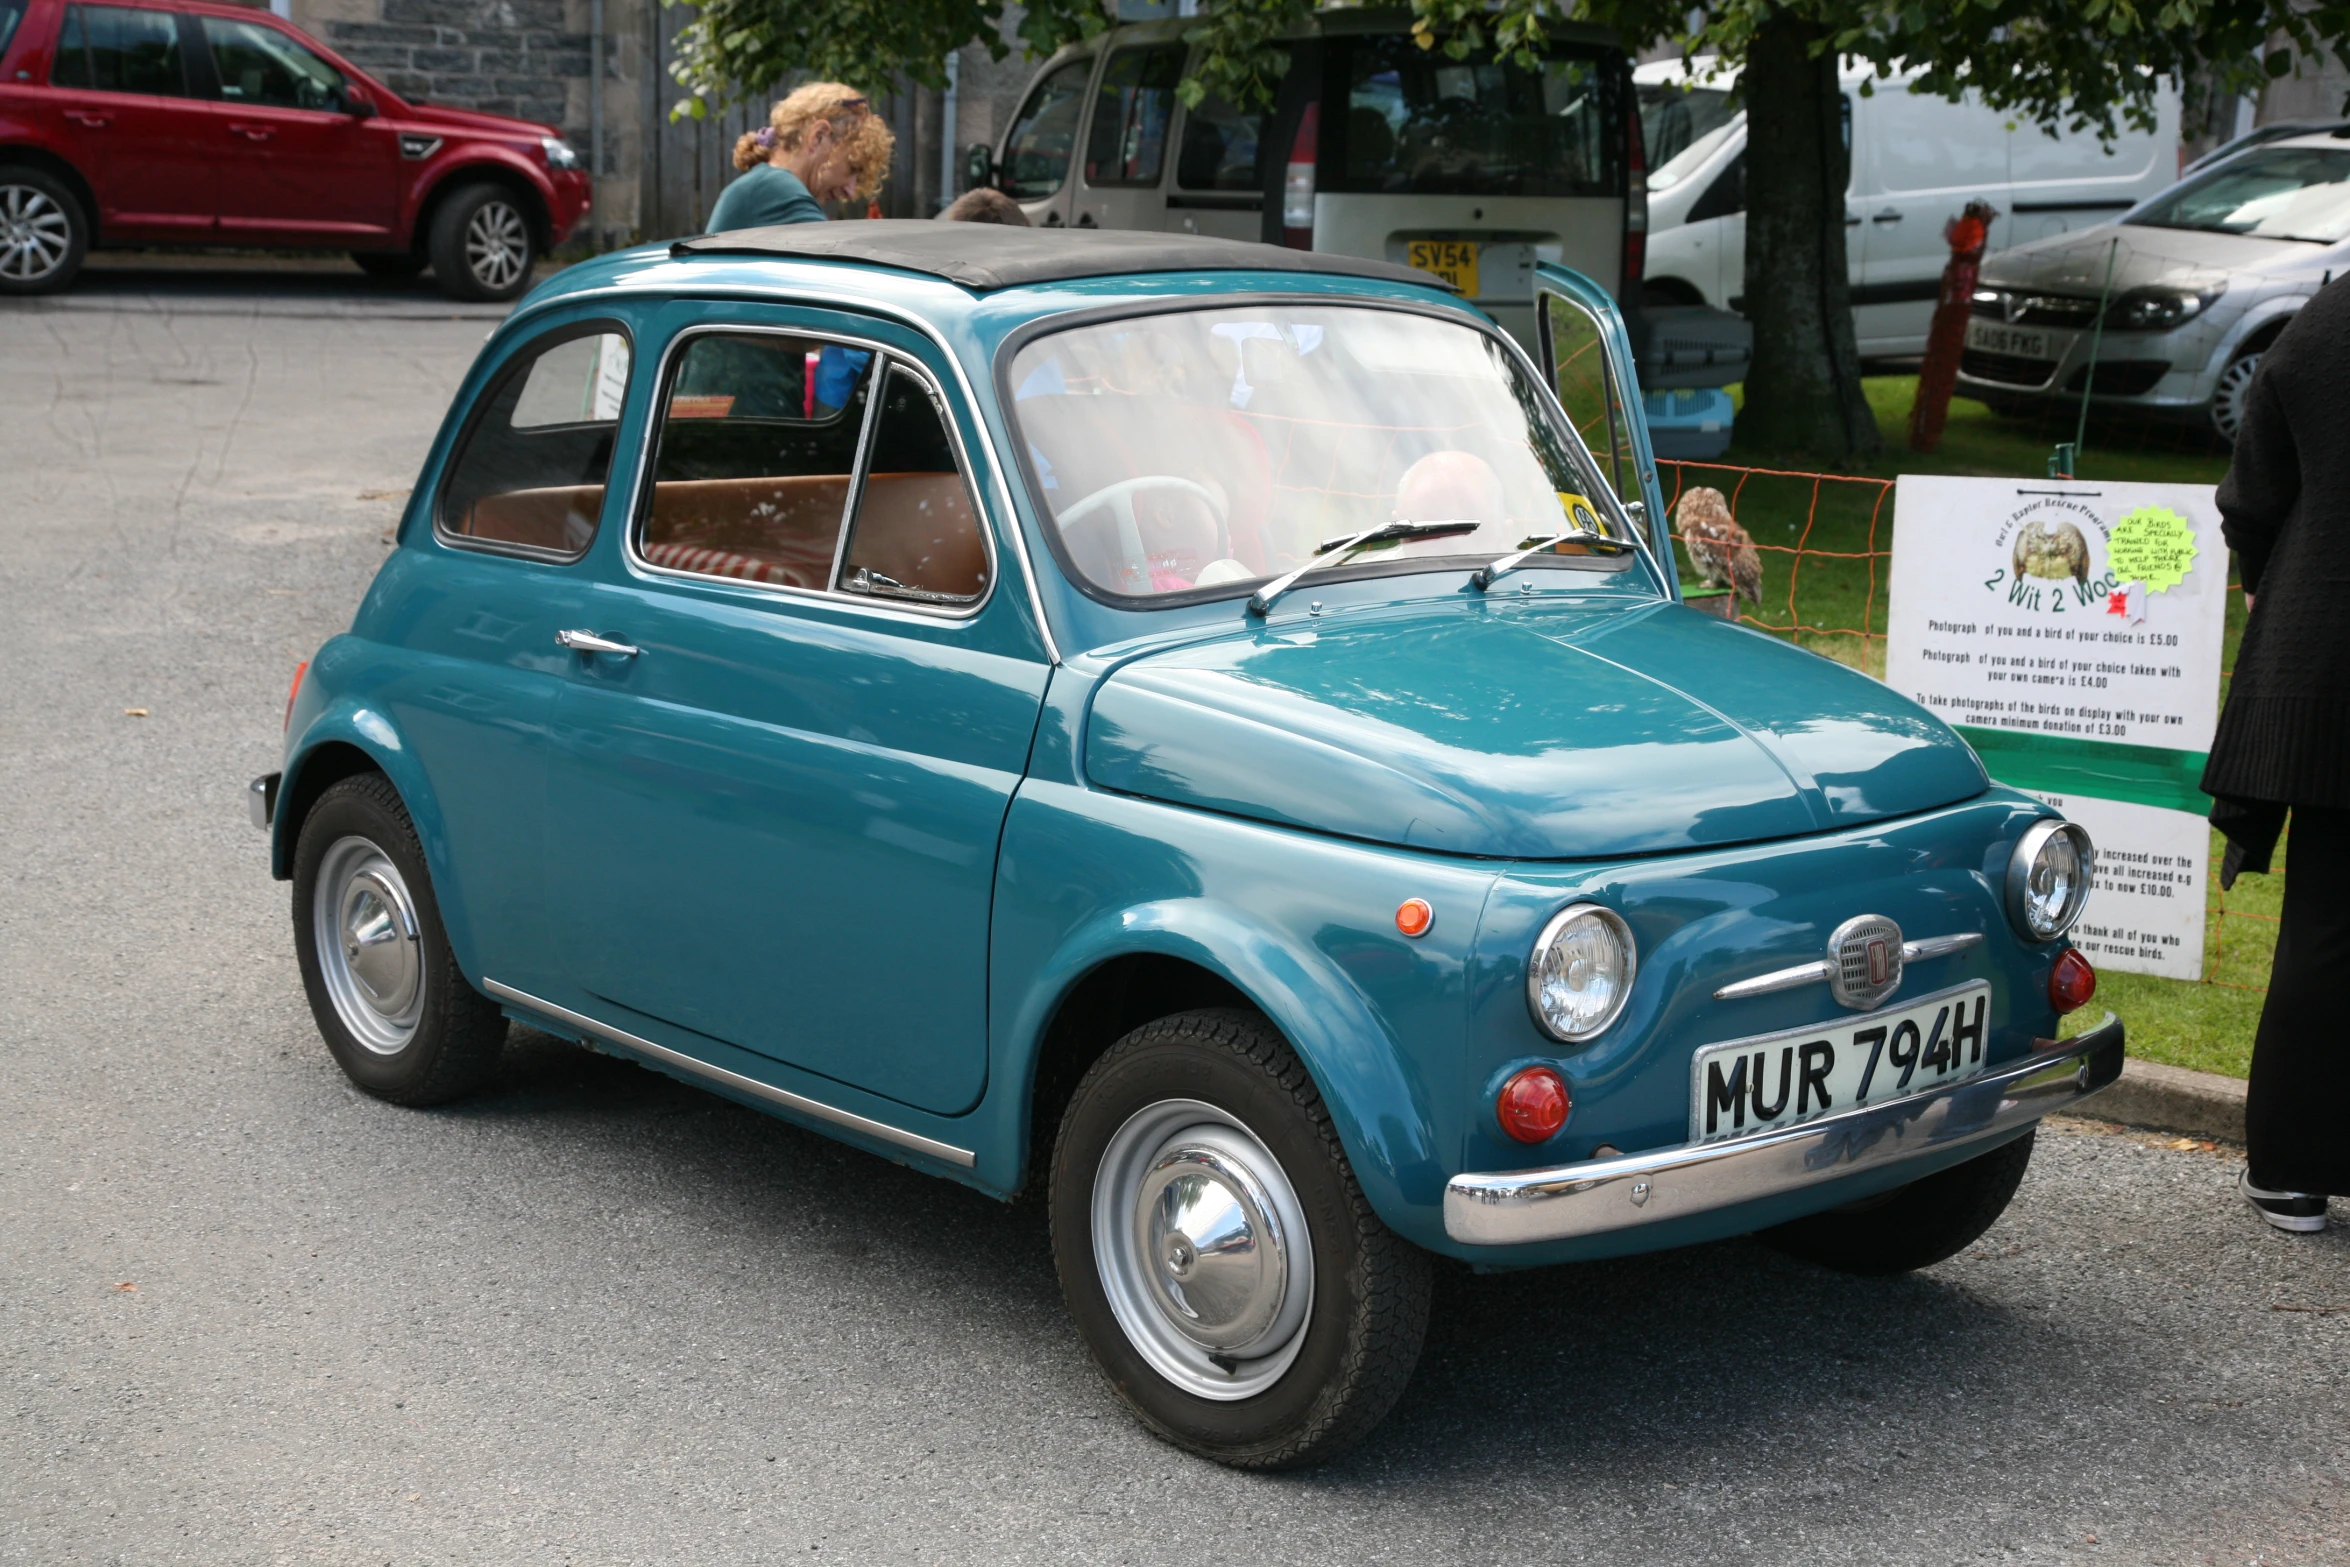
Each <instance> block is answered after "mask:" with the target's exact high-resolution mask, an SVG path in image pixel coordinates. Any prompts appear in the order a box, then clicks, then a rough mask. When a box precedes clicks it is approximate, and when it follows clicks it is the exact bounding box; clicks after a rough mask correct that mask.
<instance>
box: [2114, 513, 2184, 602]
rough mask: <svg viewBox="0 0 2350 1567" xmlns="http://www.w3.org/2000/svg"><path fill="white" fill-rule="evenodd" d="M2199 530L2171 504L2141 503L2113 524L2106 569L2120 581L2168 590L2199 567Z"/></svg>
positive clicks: (2149, 589)
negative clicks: (2197, 536)
mask: <svg viewBox="0 0 2350 1567" xmlns="http://www.w3.org/2000/svg"><path fill="white" fill-rule="evenodd" d="M2201 553H2202V551H2201V550H2199V549H2197V548H2196V545H2195V530H2194V529H2193V528H2191V527H2189V526H2188V525H2187V519H2186V518H2184V517H2182V516H2180V515H2179V514H2178V513H2177V512H2175V511H2172V510H2171V509H2170V508H2169V507H2167V506H2141V507H2139V508H2138V509H2137V510H2136V511H2133V512H2130V513H2129V514H2127V515H2126V516H2124V517H2123V518H2122V519H2121V520H2120V521H2119V522H2116V523H2115V524H2114V525H2113V532H2112V533H2111V534H2110V535H2108V537H2107V538H2106V541H2105V570H2106V573H2107V574H2108V575H2109V576H2111V577H2112V578H2113V580H2114V581H2116V582H2143V583H2145V584H2146V589H2147V591H2148V592H2150V593H2167V592H2169V591H2170V590H2171V589H2172V588H2175V587H2177V586H2178V585H2179V584H2180V583H2181V582H2184V581H2185V580H2186V577H2187V573H2188V572H2190V571H2193V570H2194V569H2195V557H2196V556H2197V555H2199V554H2201Z"/></svg>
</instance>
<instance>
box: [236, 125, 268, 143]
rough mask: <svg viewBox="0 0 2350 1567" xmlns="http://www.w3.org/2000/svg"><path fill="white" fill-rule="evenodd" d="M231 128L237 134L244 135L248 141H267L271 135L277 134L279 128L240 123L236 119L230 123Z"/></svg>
mask: <svg viewBox="0 0 2350 1567" xmlns="http://www.w3.org/2000/svg"><path fill="white" fill-rule="evenodd" d="M229 129H230V130H231V131H232V132H234V133H235V134H237V135H239V136H242V137H244V138H245V140H247V141H267V140H269V138H270V137H272V136H275V135H276V134H277V130H276V128H275V127H274V126H268V125H239V124H237V123H235V122H234V121H231V122H230V123H229Z"/></svg>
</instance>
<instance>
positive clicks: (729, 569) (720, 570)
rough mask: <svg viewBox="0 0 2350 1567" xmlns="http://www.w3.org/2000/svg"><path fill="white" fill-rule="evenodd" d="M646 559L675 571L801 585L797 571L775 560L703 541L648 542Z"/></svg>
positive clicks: (645, 551) (748, 580)
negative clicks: (713, 545) (709, 547)
mask: <svg viewBox="0 0 2350 1567" xmlns="http://www.w3.org/2000/svg"><path fill="white" fill-rule="evenodd" d="M644 554H645V559H646V560H648V561H650V562H652V563H653V564H654V565H656V566H667V567H668V568H669V569H670V570H671V571H691V572H697V573H699V574H700V575H702V576H705V577H737V578H740V579H741V580H743V581H745V582H780V583H783V584H785V585H787V586H797V585H798V584H797V583H796V581H795V578H796V577H797V575H798V574H797V573H796V572H792V571H790V570H787V569H786V568H785V567H783V566H781V565H779V564H777V563H776V562H773V561H765V560H760V559H758V558H757V557H756V556H751V555H738V554H736V553H735V552H734V551H732V550H714V549H705V548H704V547H703V546H701V545H699V544H678V543H669V542H662V543H648V544H647V545H646V546H645V550H644Z"/></svg>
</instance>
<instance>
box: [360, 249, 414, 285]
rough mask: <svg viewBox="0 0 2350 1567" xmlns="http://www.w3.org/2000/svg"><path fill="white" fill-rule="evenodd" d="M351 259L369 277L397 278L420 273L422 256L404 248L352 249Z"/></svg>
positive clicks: (410, 276)
mask: <svg viewBox="0 0 2350 1567" xmlns="http://www.w3.org/2000/svg"><path fill="white" fill-rule="evenodd" d="M351 259H352V260H353V261H356V262H357V263H359V270H360V271H362V272H364V273H366V274H367V275H368V276H369V277H380V278H390V279H393V280H395V281H396V280H398V279H402V278H412V277H417V276H420V275H422V273H423V271H424V258H423V257H422V256H419V255H417V254H415V253H414V252H412V251H405V250H354V251H352V252H351Z"/></svg>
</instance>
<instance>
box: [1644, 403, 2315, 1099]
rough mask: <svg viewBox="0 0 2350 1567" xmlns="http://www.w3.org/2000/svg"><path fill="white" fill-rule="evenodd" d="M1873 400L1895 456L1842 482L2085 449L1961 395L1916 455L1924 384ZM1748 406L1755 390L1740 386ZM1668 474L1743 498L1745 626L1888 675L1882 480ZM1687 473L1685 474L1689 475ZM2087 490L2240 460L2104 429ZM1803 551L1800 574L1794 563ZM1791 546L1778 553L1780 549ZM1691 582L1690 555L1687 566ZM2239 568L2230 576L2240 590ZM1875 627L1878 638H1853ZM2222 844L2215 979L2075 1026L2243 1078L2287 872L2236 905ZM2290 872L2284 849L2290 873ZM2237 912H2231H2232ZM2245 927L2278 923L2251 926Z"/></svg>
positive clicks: (1784, 462) (2152, 995)
mask: <svg viewBox="0 0 2350 1567" xmlns="http://www.w3.org/2000/svg"><path fill="white" fill-rule="evenodd" d="M1865 384H1866V387H1867V391H1868V398H1869V404H1870V406H1871V407H1872V408H1874V409H1875V410H1876V414H1877V423H1878V427H1879V428H1880V429H1881V430H1882V431H1883V432H1884V437H1885V450H1884V451H1883V453H1881V454H1880V455H1879V456H1878V457H1877V458H1876V459H1875V460H1874V461H1873V462H1870V463H1866V464H1856V465H1853V466H1851V467H1848V468H1846V469H1844V470H1842V478H1843V479H1853V480H1883V479H1890V478H1893V477H1895V476H1897V475H1900V474H1904V473H1941V474H1963V475H1980V476H1984V477H1993V478H2039V477H2042V476H2044V475H2045V474H2046V473H2047V471H2048V455H2049V452H2050V450H2051V448H2052V447H2053V446H2054V445H2055V443H2056V442H2058V441H2069V440H2071V439H2072V438H2073V418H2072V416H2071V415H2069V414H2058V415H2051V416H2049V417H2045V418H2036V419H2028V420H2027V419H2016V418H2003V417H2000V416H1998V415H1995V414H1993V413H1992V412H1991V411H1990V410H1989V409H1987V408H1985V407H1984V406H1983V405H1982V404H1980V403H1977V402H1973V401H1971V400H1968V399H1964V398H1954V399H1953V400H1952V401H1951V405H1950V417H1949V421H1948V422H1947V424H1946V425H1945V426H1944V428H1943V433H1942V439H1941V441H1940V442H1939V444H1938V448H1937V450H1936V451H1935V452H1934V453H1933V454H1932V455H1930V456H1929V455H1923V454H1920V453H1917V452H1913V451H1910V450H1909V447H1908V437H1909V416H1910V407H1911V404H1912V402H1913V401H1914V399H1915V395H1916V390H1917V380H1916V378H1915V377H1914V376H1872V377H1870V378H1869V379H1868V380H1867V382H1866V383H1865ZM1730 393H1731V397H1732V399H1733V401H1736V400H1738V399H1739V398H1740V394H1741V388H1738V387H1732V388H1731V389H1730ZM1721 460H1722V462H1723V463H1724V464H1725V465H1733V466H1738V467H1748V468H1779V469H1809V468H1812V467H1814V466H1816V465H1815V464H1813V463H1810V462H1806V461H1803V460H1800V459H1786V458H1783V457H1780V456H1777V455H1776V454H1773V453H1768V452H1756V451H1751V450H1747V449H1744V448H1741V447H1738V446H1733V447H1732V448H1731V449H1730V451H1729V452H1728V453H1727V454H1726V455H1725V456H1724V457H1723V458H1722V459H1721ZM1661 466H1662V470H1663V471H1662V473H1661V474H1660V477H1661V478H1662V479H1663V481H1664V487H1665V493H1666V496H1667V499H1668V501H1669V500H1670V498H1671V497H1672V495H1673V494H1674V491H1675V480H1676V478H1678V479H1679V481H1680V483H1681V484H1682V485H1684V486H1686V485H1694V484H1711V485H1713V486H1714V487H1715V488H1717V489H1720V490H1721V491H1723V492H1724V493H1725V494H1729V495H1733V496H1734V499H1733V505H1732V509H1733V511H1734V512H1735V513H1736V515H1737V518H1738V521H1739V523H1740V524H1741V525H1742V526H1744V527H1745V529H1746V531H1747V532H1748V533H1749V534H1751V535H1752V536H1753V538H1754V541H1755V543H1756V544H1758V545H1760V546H1763V547H1764V548H1763V596H1762V604H1761V607H1760V609H1759V611H1757V610H1754V609H1751V608H1749V607H1746V606H1741V611H1742V614H1743V616H1744V618H1746V619H1748V620H1750V621H1753V622H1756V623H1760V624H1763V625H1766V626H1770V627H1774V628H1783V629H1781V634H1782V635H1785V636H1788V637H1790V638H1791V640H1793V641H1795V642H1797V643H1799V644H1801V645H1802V646H1805V647H1808V648H1811V649H1812V650H1813V651H1815V652H1819V653H1824V654H1826V655H1828V656H1829V657H1831V658H1834V659H1838V660H1840V661H1842V662H1844V663H1848V664H1851V665H1854V666H1855V667H1857V668H1860V669H1865V670H1867V671H1868V672H1869V673H1870V674H1872V675H1877V676H1880V677H1881V676H1883V674H1884V672H1885V644H1884V641H1883V636H1884V631H1885V573H1886V567H1887V566H1888V564H1889V561H1888V560H1887V559H1886V558H1885V555H1884V552H1886V551H1889V550H1890V549H1891V548H1892V541H1893V499H1892V493H1891V491H1890V490H1889V489H1886V488H1885V487H1884V486H1882V485H1881V484H1877V483H1851V482H1840V480H1836V479H1831V480H1828V481H1824V482H1818V483H1816V484H1815V481H1813V480H1811V479H1809V478H1782V477H1773V476H1769V475H1761V474H1758V475H1753V476H1750V477H1746V478H1745V479H1744V481H1743V485H1741V483H1740V475H1738V474H1735V473H1723V472H1713V473H1708V472H1707V470H1706V465H1704V464H1700V463H1688V464H1680V465H1675V464H1664V465H1661ZM1676 470H1678V472H1676ZM2076 471H2077V472H2078V474H2079V476H2080V477H2082V478H2084V479H2127V480H2145V481H2151V482H2158V483H2160V482H2170V483H2185V484H2216V483H2218V482H2219V479H2220V477H2221V475H2223V474H2224V473H2226V471H2227V454H2226V451H2225V450H2224V449H2223V448H2221V447H2220V446H2219V445H2218V444H2217V443H2216V442H2214V441H2212V440H2210V439H2209V438H2207V437H2205V436H2203V435H2201V434H2200V433H2198V432H2196V431H2194V430H2190V429H2185V428H2182V427H2180V426H2176V425H2162V424H2155V423H2151V422H2148V421H2141V420H2125V419H2112V418H2093V419H2092V420H2091V421H2090V425H2089V434H2088V440H2087V442H2086V445H2085V448H2084V450H2083V452H2082V454H2081V456H2080V459H2079V463H2078V467H2077V470H2076ZM1798 545H1800V546H1801V547H1802V548H1803V549H1804V550H1806V551H1807V552H1815V551H1816V552H1819V553H1818V554H1808V553H1807V554H1806V556H1805V557H1804V558H1803V559H1802V561H1801V563H1800V565H1798V564H1797V562H1796V557H1795V556H1793V555H1791V554H1788V553H1785V551H1788V550H1792V549H1794V548H1796V547H1797V546H1798ZM1774 546H1776V547H1777V548H1773V547H1774ZM1681 564H1682V570H1683V574H1684V577H1687V576H1689V575H1690V573H1689V570H1688V557H1687V554H1686V553H1685V552H1683V553H1682V555H1681ZM2232 576H2233V574H2232V572H2231V580H2232ZM2243 630H2244V605H2243V599H2242V596H2241V595H2234V596H2231V598H2230V599H2229V602H2228V629H2227V641H2226V645H2225V649H2224V651H2223V653H2222V655H2221V665H2220V667H2221V668H2223V669H2227V668H2232V667H2233V666H2234V664H2235V659H2236V644H2237V642H2238V641H2239V639H2240V638H2241V637H2242V635H2243ZM1862 631H1865V632H1867V633H1870V635H1865V636H1863V635H1854V634H1852V633H1855V632H1862ZM2219 856H2220V839H2219V837H2218V835H2217V834H2214V835H2213V838H2212V850H2211V867H2212V872H2213V875H2212V886H2211V894H2210V908H2211V912H2210V913H2209V915H2208V916H2207V922H2206V939H2205V957H2204V962H2205V972H2206V974H2207V975H2208V976H2209V978H2210V980H2211V981H2212V982H2211V983H2208V984H2190V983H2186V982H2183V981H2179V980H2166V979H2156V978H2154V977H2152V976H2150V975H2143V974H2103V975H2100V976H2099V978H2098V990H2097V1001H2096V1002H2095V1003H2093V1004H2092V1005H2091V1006H2090V1007H2089V1008H2088V1010H2087V1012H2086V1013H2084V1014H2081V1015H2078V1016H2076V1018H2075V1019H2074V1020H2073V1022H2072V1025H2071V1026H2072V1027H2073V1028H2079V1027H2084V1026H2086V1025H2087V1024H2089V1023H2093V1022H2095V1021H2096V1019H2097V1017H2098V1016H2099V1015H2100V1014H2101V1013H2102V1012H2103V1011H2105V1010H2106V1009H2107V1008H2111V1009H2112V1010H2113V1011H2115V1012H2117V1013H2119V1014H2121V1016H2122V1018H2123V1020H2124V1021H2125V1022H2126V1023H2127V1024H2128V1026H2129V1036H2130V1053H2131V1054H2132V1055H2134V1056H2138V1057H2141V1058H2143V1059H2146V1060H2150V1061H2160V1062H2163V1063H2165V1064H2168V1065H2171V1066H2183V1067H2191V1068H2194V1069H2195V1070H2198V1071H2204V1072H2220V1073H2225V1074H2227V1075H2229V1076H2231V1077H2242V1076H2243V1075H2245V1072H2246V1071H2247V1070H2248V1068H2249V1065H2250V1062H2251V1059H2252V1035H2253V1031H2254V1029H2255V1027H2256V1026H2257V1024H2258V1023H2259V1020H2260V1007H2261V1002H2262V1000H2263V999H2264V997H2263V994H2262V991H2261V989H2260V987H2262V986H2265V985H2266V984H2267V983H2268V965H2269V958H2270V955H2271V953H2272V952H2273V951H2274V950H2275V946H2276V925H2275V923H2274V919H2275V916H2276V914H2277V912H2278V909H2277V905H2278V902H2279V899H2280V898H2281V896H2282V891H2283V884H2284V878H2283V877H2282V876H2281V875H2270V876H2248V877H2245V878H2244V879H2243V880H2241V881H2239V882H2238V883H2237V884H2236V889H2235V891H2234V892H2232V893H2227V894H2222V893H2221V892H2220V891H2219V883H2218V869H2219ZM2278 863H2279V864H2280V865H2281V864H2282V863H2283V861H2282V854H2281V851H2280V856H2279V862H2278ZM2223 911H2224V912H2223ZM2238 915H2250V916H2267V918H2257V917H2255V918H2238V917H2236V916H2238Z"/></svg>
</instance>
